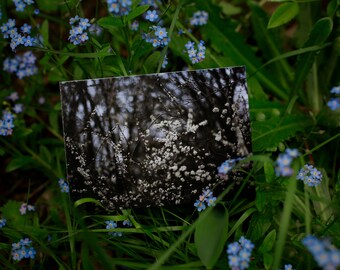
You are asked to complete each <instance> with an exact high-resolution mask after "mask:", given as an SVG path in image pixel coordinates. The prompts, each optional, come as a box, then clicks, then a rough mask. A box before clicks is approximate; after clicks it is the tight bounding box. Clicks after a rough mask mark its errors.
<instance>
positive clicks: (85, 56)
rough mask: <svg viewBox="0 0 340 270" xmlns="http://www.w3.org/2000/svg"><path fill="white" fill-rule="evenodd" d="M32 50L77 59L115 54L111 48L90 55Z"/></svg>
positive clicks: (41, 49)
mask: <svg viewBox="0 0 340 270" xmlns="http://www.w3.org/2000/svg"><path fill="white" fill-rule="evenodd" d="M32 48H33V49H35V50H37V51H41V52H46V53H52V54H60V55H67V56H73V57H78V58H97V57H106V56H112V55H115V52H114V51H113V50H112V48H111V47H110V48H107V49H106V50H105V51H102V50H101V51H100V52H92V53H74V52H68V51H57V50H50V49H45V48H40V47H32Z"/></svg>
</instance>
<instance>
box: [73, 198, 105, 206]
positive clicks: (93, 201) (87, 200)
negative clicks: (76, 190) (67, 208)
mask: <svg viewBox="0 0 340 270" xmlns="http://www.w3.org/2000/svg"><path fill="white" fill-rule="evenodd" d="M85 203H94V204H97V205H99V206H100V207H102V208H104V207H103V205H102V204H101V203H100V202H99V201H97V200H96V199H94V198H82V199H79V200H77V201H75V202H74V207H75V208H77V207H79V206H80V205H82V204H85Z"/></svg>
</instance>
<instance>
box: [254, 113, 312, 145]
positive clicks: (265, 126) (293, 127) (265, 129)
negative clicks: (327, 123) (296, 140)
mask: <svg viewBox="0 0 340 270" xmlns="http://www.w3.org/2000/svg"><path fill="white" fill-rule="evenodd" d="M310 124H311V123H310V121H309V118H307V117H304V116H296V115H287V116H285V117H283V118H282V119H280V118H278V117H273V118H271V119H269V120H265V121H254V122H253V123H252V131H253V151H254V152H258V151H263V150H266V149H268V148H272V147H277V146H278V145H279V143H280V142H282V141H284V140H287V139H288V138H290V137H291V136H294V135H295V134H296V133H297V132H298V131H303V130H304V129H305V128H306V127H307V126H309V125H310Z"/></svg>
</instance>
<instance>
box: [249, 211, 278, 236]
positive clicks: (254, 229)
mask: <svg viewBox="0 0 340 270" xmlns="http://www.w3.org/2000/svg"><path fill="white" fill-rule="evenodd" d="M272 222H273V217H272V216H271V211H270V212H268V211H266V212H264V213H260V212H258V213H256V214H254V215H253V217H252V219H251V221H250V225H249V230H250V236H251V237H250V239H252V240H253V241H257V240H258V239H260V238H262V237H263V235H264V234H265V233H266V231H267V230H268V229H269V228H270V226H271V224H272Z"/></svg>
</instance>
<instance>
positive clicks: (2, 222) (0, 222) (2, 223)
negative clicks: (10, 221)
mask: <svg viewBox="0 0 340 270" xmlns="http://www.w3.org/2000/svg"><path fill="white" fill-rule="evenodd" d="M6 222H7V220H6V219H5V218H0V228H3V227H5V226H6Z"/></svg>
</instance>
